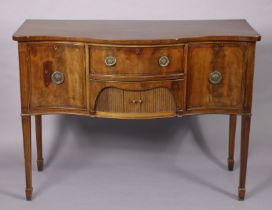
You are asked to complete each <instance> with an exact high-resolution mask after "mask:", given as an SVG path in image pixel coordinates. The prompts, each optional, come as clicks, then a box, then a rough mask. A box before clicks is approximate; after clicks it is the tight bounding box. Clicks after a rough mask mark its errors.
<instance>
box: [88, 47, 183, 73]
mask: <svg viewBox="0 0 272 210" xmlns="http://www.w3.org/2000/svg"><path fill="white" fill-rule="evenodd" d="M89 53H90V73H91V75H107V76H109V75H117V76H122V75H123V76H126V75H129V76H133V75H134V76H136V75H137V76H141V75H142V76H145V75H146V76H163V75H181V74H182V73H183V63H184V58H183V57H184V46H183V45H181V46H151V47H146V46H145V47H144V46H140V47H137V46H135V47H134V46H117V47H116V46H90V48H89Z"/></svg>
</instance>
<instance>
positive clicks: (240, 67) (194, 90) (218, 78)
mask: <svg viewBox="0 0 272 210" xmlns="http://www.w3.org/2000/svg"><path fill="white" fill-rule="evenodd" d="M245 50H246V48H245V45H244V44H239V43H237V44H236V43H223V44H219V43H218V44H217V43H214V44H192V45H189V51H188V69H187V104H186V106H187V110H190V109H202V108H224V109H237V110H240V109H241V108H242V105H243V93H244V83H243V81H244V75H245V61H244V60H245Z"/></svg>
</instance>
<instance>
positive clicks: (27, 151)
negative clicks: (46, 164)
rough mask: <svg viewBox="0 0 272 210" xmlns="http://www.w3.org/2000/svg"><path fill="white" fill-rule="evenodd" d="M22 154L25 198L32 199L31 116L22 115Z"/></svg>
mask: <svg viewBox="0 0 272 210" xmlns="http://www.w3.org/2000/svg"><path fill="white" fill-rule="evenodd" d="M22 128H23V140H24V156H25V176H26V188H25V192H26V199H27V200H31V199H32V191H33V188H32V164H31V117H30V116H22Z"/></svg>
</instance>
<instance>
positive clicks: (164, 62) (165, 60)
mask: <svg viewBox="0 0 272 210" xmlns="http://www.w3.org/2000/svg"><path fill="white" fill-rule="evenodd" d="M169 63H170V60H169V58H168V57H167V56H162V57H160V59H159V64H160V66H161V67H166V66H168V65H169Z"/></svg>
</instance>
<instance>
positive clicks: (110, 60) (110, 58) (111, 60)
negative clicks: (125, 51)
mask: <svg viewBox="0 0 272 210" xmlns="http://www.w3.org/2000/svg"><path fill="white" fill-rule="evenodd" d="M105 64H106V66H109V67H111V66H114V65H115V64H116V58H115V57H113V56H108V57H106V58H105Z"/></svg>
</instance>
